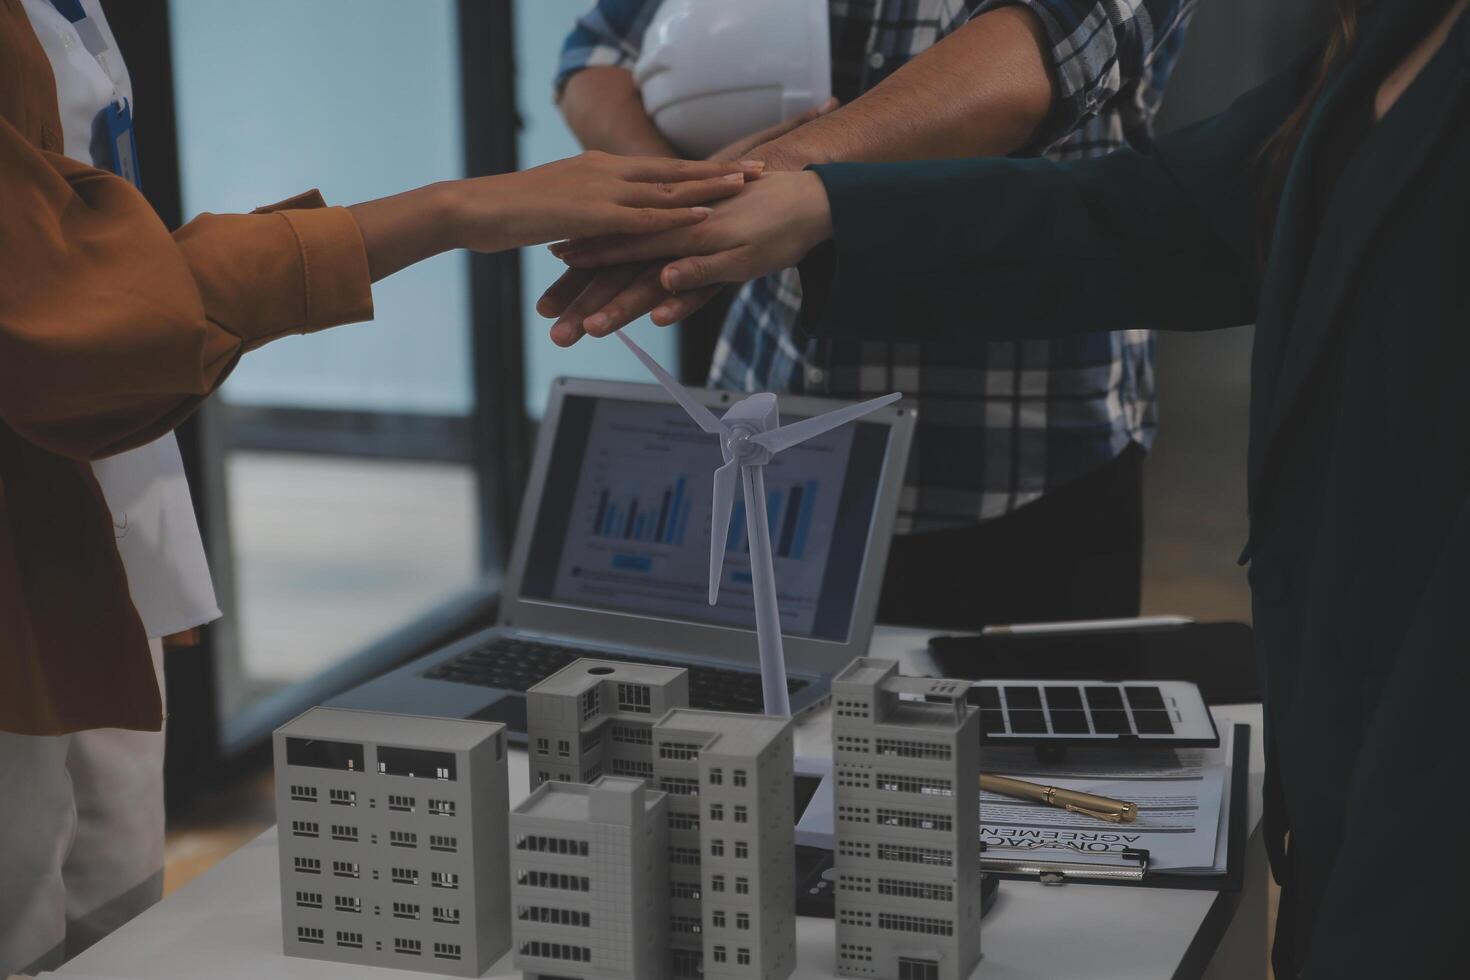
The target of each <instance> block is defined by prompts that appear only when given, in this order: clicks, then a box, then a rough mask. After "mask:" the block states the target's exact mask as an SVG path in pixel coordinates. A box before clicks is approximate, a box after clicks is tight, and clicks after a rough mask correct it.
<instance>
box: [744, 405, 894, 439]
mask: <svg viewBox="0 0 1470 980" xmlns="http://www.w3.org/2000/svg"><path fill="white" fill-rule="evenodd" d="M902 397H903V395H901V394H899V393H898V392H894V393H893V394H891V395H884V396H883V397H882V398H874V399H872V400H871V401H865V402H859V403H858V404H856V405H849V406H847V407H846V408H838V409H834V410H833V411H830V412H828V413H827V414H825V415H817V416H814V417H812V418H809V419H802V420H801V421H800V422H792V423H791V424H790V425H783V426H781V427H780V428H779V429H771V430H770V431H768V432H762V433H760V434H759V435H755V436H751V437H750V441H751V442H753V443H755V444H756V445H759V446H764V447H765V448H767V449H769V450H770V451H771V452H773V453H779V452H780V451H781V450H783V449H790V448H791V447H792V446H795V445H797V444H799V443H803V442H806V441H807V440H808V439H814V438H816V437H817V436H819V435H821V434H822V433H824V432H831V431H832V430H833V429H835V428H837V427H838V426H841V425H846V424H847V423H849V422H851V421H853V420H854V419H860V418H862V417H863V416H864V415H867V414H869V413H870V412H876V411H877V410H878V409H880V408H882V407H883V406H884V405H892V404H893V403H894V402H896V401H898V400H899V399H900V398H902Z"/></svg>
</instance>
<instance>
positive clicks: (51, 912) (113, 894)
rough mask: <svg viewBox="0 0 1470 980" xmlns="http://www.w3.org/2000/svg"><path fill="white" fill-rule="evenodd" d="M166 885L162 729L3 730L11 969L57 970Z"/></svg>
mask: <svg viewBox="0 0 1470 980" xmlns="http://www.w3.org/2000/svg"><path fill="white" fill-rule="evenodd" d="M151 646H152V651H153V662H154V666H155V668H156V669H157V670H158V674H159V684H160V685H162V683H163V679H162V678H163V669H162V667H163V650H162V646H161V644H160V643H159V641H158V640H153V641H151ZM162 893H163V733H162V732H129V731H121V730H119V729H113V728H102V729H97V730H95V731H88V732H79V733H77V734H74V735H55V736H44V737H38V736H27V735H11V734H8V733H3V732H0V977H5V976H8V975H10V974H11V973H18V972H25V973H36V972H39V971H41V970H52V969H55V968H56V967H58V966H60V965H61V964H62V963H63V962H65V961H66V960H67V959H70V958H71V957H72V956H75V955H76V954H78V953H80V952H81V951H82V950H84V949H86V948H87V947H88V946H90V945H92V943H94V942H96V941H97V940H99V939H101V938H102V937H103V936H105V935H107V934H108V933H109V932H111V931H112V930H114V929H116V928H117V927H118V926H120V925H122V924H123V923H124V922H127V921H128V920H129V919H131V918H132V917H133V916H135V915H137V914H138V913H139V912H141V911H143V910H144V909H146V908H148V907H149V906H150V905H152V904H153V903H154V902H157V901H158V899H159V897H160V896H161V895H162Z"/></svg>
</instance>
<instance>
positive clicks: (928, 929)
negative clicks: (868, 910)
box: [878, 912, 954, 936]
mask: <svg viewBox="0 0 1470 980" xmlns="http://www.w3.org/2000/svg"><path fill="white" fill-rule="evenodd" d="M878 928H879V929H887V930H888V931H889V932H916V933H919V934H920V935H924V936H953V935H954V923H953V922H950V921H949V920H948V919H926V918H924V917H923V916H921V915H899V914H897V913H894V912H879V913H878Z"/></svg>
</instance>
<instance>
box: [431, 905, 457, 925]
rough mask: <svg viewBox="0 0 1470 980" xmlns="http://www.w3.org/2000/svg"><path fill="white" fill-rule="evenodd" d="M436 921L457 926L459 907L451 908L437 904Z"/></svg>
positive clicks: (435, 909)
mask: <svg viewBox="0 0 1470 980" xmlns="http://www.w3.org/2000/svg"><path fill="white" fill-rule="evenodd" d="M434 921H435V922H442V923H444V924H445V925H449V926H457V925H459V909H456V908H450V907H449V906H447V905H436V906H434Z"/></svg>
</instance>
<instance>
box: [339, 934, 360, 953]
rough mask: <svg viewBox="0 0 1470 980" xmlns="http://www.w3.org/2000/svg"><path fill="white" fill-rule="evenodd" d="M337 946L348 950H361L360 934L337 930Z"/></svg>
mask: <svg viewBox="0 0 1470 980" xmlns="http://www.w3.org/2000/svg"><path fill="white" fill-rule="evenodd" d="M337 945H338V946H346V947H347V948H349V949H362V933H360V932H345V931H343V930H341V929H338V930H337Z"/></svg>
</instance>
